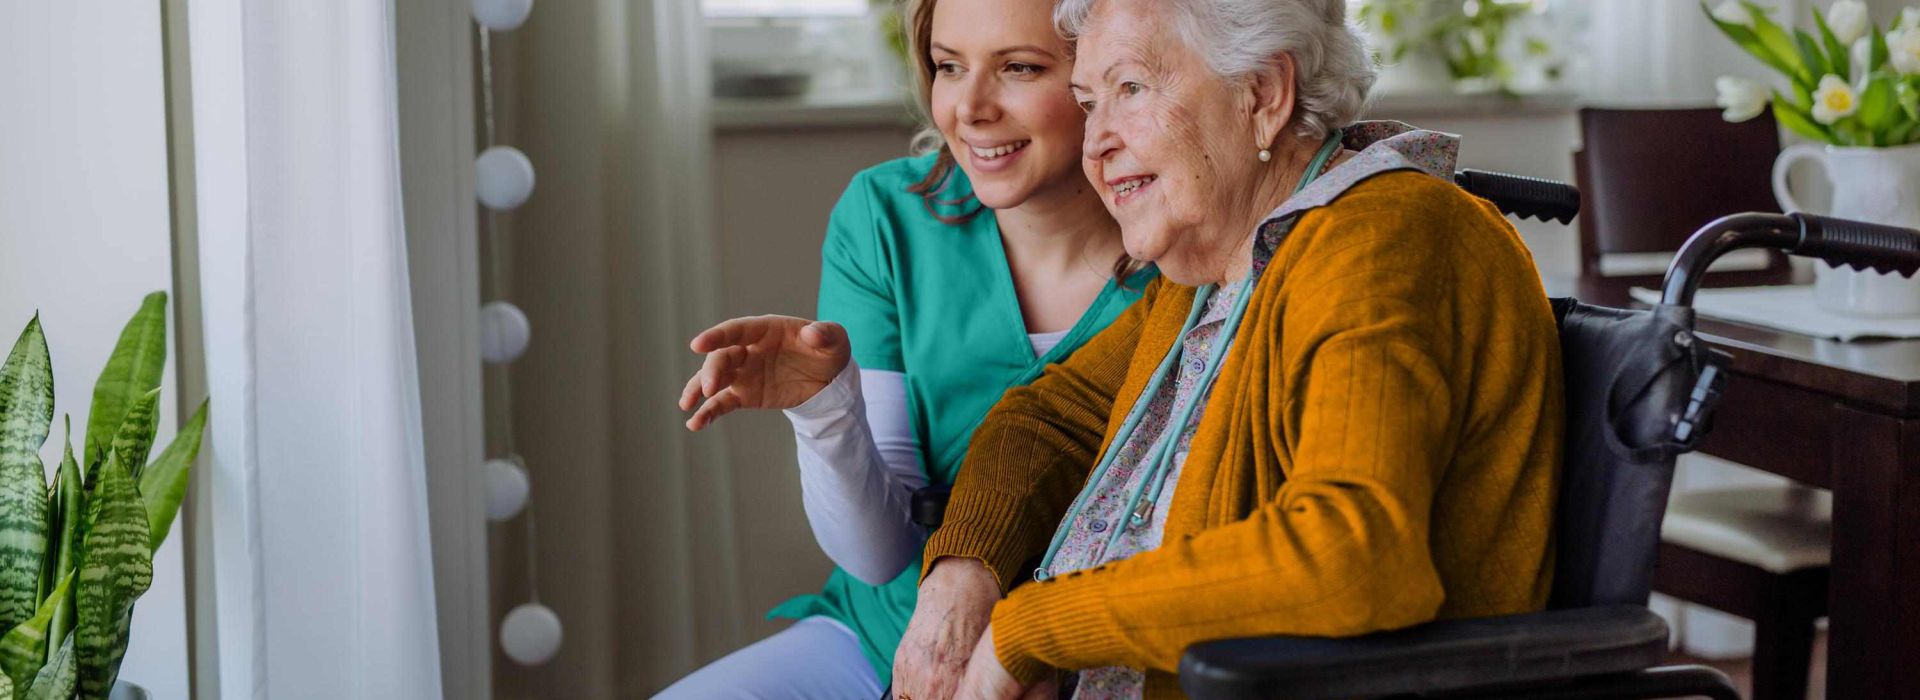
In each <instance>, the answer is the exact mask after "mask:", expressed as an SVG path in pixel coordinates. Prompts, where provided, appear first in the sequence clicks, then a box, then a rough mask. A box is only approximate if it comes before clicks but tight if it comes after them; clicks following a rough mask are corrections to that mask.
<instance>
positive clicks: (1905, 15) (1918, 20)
mask: <svg viewBox="0 0 1920 700" xmlns="http://www.w3.org/2000/svg"><path fill="white" fill-rule="evenodd" d="M1914 27H1920V7H1909V8H1906V9H1904V10H1901V11H1900V22H1899V23H1898V24H1895V25H1893V29H1894V31H1899V30H1902V29H1912V28H1914Z"/></svg>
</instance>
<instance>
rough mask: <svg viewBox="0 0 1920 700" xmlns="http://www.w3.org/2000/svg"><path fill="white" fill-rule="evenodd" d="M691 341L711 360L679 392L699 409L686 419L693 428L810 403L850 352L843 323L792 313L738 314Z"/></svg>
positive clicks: (683, 405) (683, 403)
mask: <svg viewBox="0 0 1920 700" xmlns="http://www.w3.org/2000/svg"><path fill="white" fill-rule="evenodd" d="M691 345H692V348H693V351H694V352H699V353H706V355H707V361H706V363H705V364H704V365H702V366H701V367H700V371H699V372H697V373H695V374H694V375H693V378H692V379H689V380H687V387H686V388H685V389H683V390H681V392H680V410H682V411H690V410H693V408H694V405H695V404H696V403H697V404H699V407H700V408H699V410H698V411H694V414H693V417H692V418H688V419H687V429H688V430H699V429H701V428H705V427H707V426H708V425H710V424H712V423H713V421H714V420H715V419H718V418H719V417H721V416H724V415H726V414H728V413H732V412H734V411H736V410H739V409H742V408H793V407H795V406H798V405H800V404H802V403H805V402H806V400H807V399H810V398H813V395H814V394H817V393H820V390H821V389H824V388H826V386H827V385H828V384H830V383H832V382H833V378H834V377H836V376H839V374H840V372H841V370H844V369H846V367H847V360H848V358H849V357H850V356H851V349H850V346H849V345H848V343H847V331H846V329H844V328H841V327H840V324H837V323H832V322H828V321H809V320H807V319H804V318H794V317H792V316H748V317H744V318H736V319H733V320H730V321H726V322H723V323H721V324H720V325H717V326H714V327H712V328H709V329H707V330H706V331H704V332H702V333H701V334H700V335H697V336H694V338H693V343H692V344H691ZM703 397H704V398H705V399H706V401H705V402H701V401H700V399H701V398H703Z"/></svg>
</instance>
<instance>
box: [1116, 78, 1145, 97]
mask: <svg viewBox="0 0 1920 700" xmlns="http://www.w3.org/2000/svg"><path fill="white" fill-rule="evenodd" d="M1145 89H1147V86H1145V85H1141V84H1139V83H1136V82H1133V81H1127V82H1124V83H1121V84H1120V91H1121V92H1123V93H1126V95H1127V96H1129V97H1131V96H1134V95H1138V94H1140V92H1141V91H1142V90H1145Z"/></svg>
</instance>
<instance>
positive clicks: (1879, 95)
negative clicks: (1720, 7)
mask: <svg viewBox="0 0 1920 700" xmlns="http://www.w3.org/2000/svg"><path fill="white" fill-rule="evenodd" d="M1741 5H1742V6H1744V7H1746V8H1747V10H1748V12H1750V13H1751V14H1752V16H1753V24H1752V25H1751V26H1746V25H1740V24H1732V23H1728V22H1724V21H1721V20H1720V19H1719V18H1718V17H1715V16H1714V14H1713V10H1712V9H1711V8H1709V7H1708V6H1707V4H1706V3H1705V2H1702V3H1701V5H1700V9H1701V11H1703V12H1705V13H1706V15H1707V18H1708V19H1709V20H1711V21H1712V22H1713V24H1714V26H1717V27H1719V28H1720V31H1721V33H1723V34H1725V35H1726V36H1727V38H1728V39H1730V40H1732V41H1733V43H1734V44H1736V45H1738V46H1739V47H1740V48H1741V49H1744V50H1745V51H1746V52H1747V53H1748V54H1751V55H1752V56H1753V57H1754V58H1756V59H1759V61H1760V62H1761V63H1763V64H1766V65H1767V66H1768V67H1770V68H1772V69H1774V70H1775V71H1778V72H1779V73H1780V74H1781V75H1784V76H1786V78H1787V80H1788V83H1789V93H1788V94H1786V95H1782V94H1781V93H1780V92H1778V91H1775V92H1774V93H1773V95H1772V97H1773V113H1774V117H1775V118H1776V119H1778V120H1779V122H1780V124H1781V125H1782V126H1785V127H1786V128H1787V129H1789V130H1791V131H1793V132H1794V133H1796V134H1799V135H1800V136H1802V137H1805V138H1807V139H1810V140H1813V141H1818V142H1821V143H1828V144H1832V145H1836V146H1858V147H1890V146H1904V145H1907V144H1911V143H1916V142H1920V75H1905V74H1902V73H1901V72H1900V71H1898V70H1896V69H1895V67H1894V66H1893V65H1892V64H1891V63H1890V61H1889V60H1888V49H1887V34H1886V32H1885V31H1883V30H1882V29H1881V28H1880V27H1879V26H1877V25H1875V26H1871V27H1869V29H1870V31H1869V33H1868V34H1867V35H1866V36H1867V37H1868V39H1867V41H1868V49H1867V52H1866V53H1867V55H1866V57H1865V58H1866V63H1865V65H1857V64H1856V61H1855V59H1856V57H1855V56H1854V55H1853V52H1852V50H1851V48H1850V47H1848V46H1847V45H1845V44H1844V43H1842V42H1841V41H1840V39H1839V38H1838V37H1836V36H1835V35H1834V33H1833V28H1832V27H1830V26H1828V24H1827V20H1826V17H1825V16H1824V15H1822V14H1821V11H1820V9H1819V8H1817V7H1816V8H1815V9H1814V10H1813V24H1814V27H1815V30H1816V31H1815V32H1814V33H1809V32H1807V31H1804V30H1799V29H1795V30H1792V31H1791V32H1789V31H1788V29H1786V28H1784V27H1782V26H1780V25H1779V24H1777V23H1775V22H1774V21H1773V20H1772V19H1771V18H1769V17H1768V16H1767V13H1766V12H1765V10H1764V9H1763V8H1761V7H1760V6H1759V5H1756V4H1754V3H1752V2H1750V1H1748V0H1741ZM1917 31H1920V30H1917ZM1828 77H1834V78H1838V79H1839V80H1840V81H1841V82H1843V83H1845V84H1846V93H1847V95H1848V97H1849V99H1850V100H1851V101H1852V103H1853V104H1854V105H1855V109H1854V111H1852V112H1851V113H1845V114H1843V115H1841V116H1837V117H1834V116H1829V118H1830V119H1831V121H1829V122H1825V123H1823V122H1822V121H1821V120H1820V118H1819V115H1821V114H1822V111H1821V110H1818V109H1816V106H1817V105H1816V100H1818V99H1820V97H1821V86H1820V84H1821V82H1822V80H1823V79H1826V78H1828ZM1836 114H1837V113H1836Z"/></svg>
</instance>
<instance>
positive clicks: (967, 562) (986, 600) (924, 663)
mask: <svg viewBox="0 0 1920 700" xmlns="http://www.w3.org/2000/svg"><path fill="white" fill-rule="evenodd" d="M999 601H1000V582H999V581H996V580H994V578H993V572H990V571H988V570H987V566H986V565H985V564H982V563H981V562H980V561H979V560H978V559H965V558H960V557H949V558H945V559H941V560H939V561H937V562H934V565H933V570H932V571H930V572H928V573H927V578H926V580H924V581H921V582H920V596H919V601H918V602H916V603H915V604H914V607H913V619H912V620H910V621H908V622H907V632H906V635H905V636H903V637H902V638H901V639H900V647H899V649H898V650H897V651H895V652H894V655H893V696H894V697H895V698H900V699H902V700H951V698H953V697H955V695H954V693H955V691H957V690H959V689H960V679H961V677H962V676H963V675H964V674H965V673H966V670H967V659H968V658H970V657H972V656H973V653H974V648H975V647H976V646H977V645H978V644H979V643H980V637H981V634H982V633H983V632H985V631H986V629H987V622H988V621H989V620H990V619H991V618H992V617H993V606H994V604H995V603H998V602H999Z"/></svg>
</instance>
